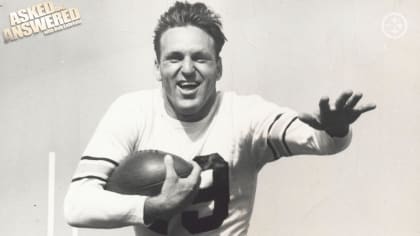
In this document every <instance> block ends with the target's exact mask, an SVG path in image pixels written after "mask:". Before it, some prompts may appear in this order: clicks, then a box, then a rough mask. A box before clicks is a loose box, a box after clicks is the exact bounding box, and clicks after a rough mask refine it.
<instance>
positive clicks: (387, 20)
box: [382, 12, 408, 39]
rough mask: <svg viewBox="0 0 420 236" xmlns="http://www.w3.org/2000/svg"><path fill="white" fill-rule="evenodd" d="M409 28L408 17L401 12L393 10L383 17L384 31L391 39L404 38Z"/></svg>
mask: <svg viewBox="0 0 420 236" xmlns="http://www.w3.org/2000/svg"><path fill="white" fill-rule="evenodd" d="M407 28H408V24H407V19H406V18H405V17H404V15H403V14H401V13H398V12H392V13H389V14H388V15H386V16H384V18H383V19H382V32H383V33H384V34H385V36H386V37H388V38H390V39H399V38H402V37H403V36H404V35H405V33H406V32H407Z"/></svg>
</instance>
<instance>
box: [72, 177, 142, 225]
mask: <svg viewBox="0 0 420 236" xmlns="http://www.w3.org/2000/svg"><path fill="white" fill-rule="evenodd" d="M146 198H147V197H146V196H140V195H123V194H118V193H114V192H111V191H107V190H104V189H103V183H102V181H101V180H96V179H89V178H86V179H82V180H78V181H75V182H73V183H71V185H70V187H69V190H68V192H67V195H66V197H65V201H64V216H65V218H66V220H67V222H68V224H70V225H71V226H74V227H89V228H118V227H124V226H128V225H136V224H143V223H144V220H143V207H144V203H145V200H146Z"/></svg>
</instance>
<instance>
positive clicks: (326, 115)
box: [299, 91, 376, 137]
mask: <svg viewBox="0 0 420 236" xmlns="http://www.w3.org/2000/svg"><path fill="white" fill-rule="evenodd" d="M362 96H363V95H362V94H361V93H353V91H346V92H343V93H342V94H341V95H340V96H339V97H338V98H337V100H336V101H335V103H334V104H335V106H334V107H330V103H329V98H328V97H322V98H321V99H320V100H319V110H318V111H317V112H315V113H314V114H309V113H301V114H299V119H300V120H301V121H302V122H304V123H306V124H308V125H309V126H311V127H313V128H314V129H318V130H324V131H326V132H327V133H328V134H329V135H331V136H335V137H343V136H345V135H346V134H347V133H348V131H349V127H350V124H351V123H353V122H355V121H356V120H357V119H358V118H359V116H360V115H361V114H363V113H365V112H368V111H371V110H373V109H375V108H376V105H375V104H365V105H359V106H356V105H357V103H358V102H359V101H360V99H361V98H362Z"/></svg>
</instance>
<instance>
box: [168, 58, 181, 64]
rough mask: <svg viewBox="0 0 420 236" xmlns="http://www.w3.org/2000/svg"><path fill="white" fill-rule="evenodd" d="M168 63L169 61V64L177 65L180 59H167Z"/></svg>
mask: <svg viewBox="0 0 420 236" xmlns="http://www.w3.org/2000/svg"><path fill="white" fill-rule="evenodd" d="M168 61H169V62H170V63H177V62H179V61H180V59H178V58H169V59H168Z"/></svg>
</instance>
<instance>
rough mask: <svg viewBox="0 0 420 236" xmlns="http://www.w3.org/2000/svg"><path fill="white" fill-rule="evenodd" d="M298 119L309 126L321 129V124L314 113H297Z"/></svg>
mask: <svg viewBox="0 0 420 236" xmlns="http://www.w3.org/2000/svg"><path fill="white" fill-rule="evenodd" d="M298 118H299V120H301V121H302V122H303V123H306V124H308V125H309V126H311V127H313V128H315V129H322V126H321V124H320V123H319V121H318V120H317V119H316V117H315V116H314V115H311V114H308V113H300V114H299V115H298Z"/></svg>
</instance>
